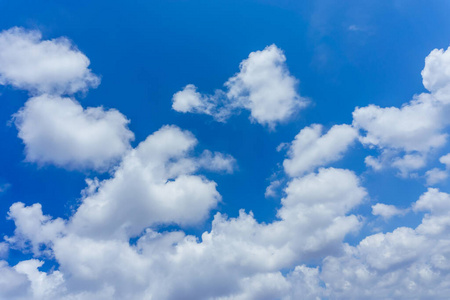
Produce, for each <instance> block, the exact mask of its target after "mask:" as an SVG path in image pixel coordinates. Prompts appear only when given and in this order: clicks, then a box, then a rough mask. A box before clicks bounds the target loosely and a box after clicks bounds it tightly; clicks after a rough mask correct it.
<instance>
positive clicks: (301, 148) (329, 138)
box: [283, 124, 358, 176]
mask: <svg viewBox="0 0 450 300" xmlns="http://www.w3.org/2000/svg"><path fill="white" fill-rule="evenodd" d="M322 130H323V128H322V126H321V125H318V124H314V125H312V126H310V127H305V128H303V129H302V130H301V131H300V133H299V134H297V136H296V137H295V140H294V141H293V142H292V143H291V145H290V148H289V150H288V156H289V158H288V159H286V160H285V161H284V162H283V166H284V170H285V171H286V173H287V174H289V175H290V176H299V175H303V174H305V173H306V172H309V171H312V170H313V169H314V168H316V167H318V166H324V165H326V164H328V163H331V162H334V161H337V160H339V159H341V158H342V155H343V153H344V152H345V151H346V150H347V148H348V147H349V146H350V145H351V144H352V143H353V142H354V140H355V139H356V138H357V136H358V133H357V131H356V130H355V129H354V128H353V127H351V126H349V125H335V126H333V127H332V128H331V129H330V130H329V131H328V132H327V133H326V134H322Z"/></svg>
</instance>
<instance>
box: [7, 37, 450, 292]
mask: <svg viewBox="0 0 450 300" xmlns="http://www.w3.org/2000/svg"><path fill="white" fill-rule="evenodd" d="M2 34H4V35H8V38H10V39H12V40H14V39H13V37H14V35H17V37H16V38H17V39H19V38H23V39H25V40H26V41H28V40H30V39H31V40H32V42H28V44H27V43H25V42H23V43H22V44H24V45H28V46H29V47H32V48H33V47H37V48H36V49H38V50H39V49H41V47H43V46H40V45H41V44H44V45H46V46H45V47H49V49H50V50H48V51H47V50H46V51H44V54H42V55H40V56H39V59H43V62H44V63H43V66H44V69H45V62H47V60H51V59H53V57H54V56H55V55H56V54H55V53H54V52H52V51H53V50H52V49H54V48H53V46H51V47H50V46H48V45H47V44H51V45H54V44H56V45H57V46H58V45H59V46H61V45H60V43H61V42H60V40H52V41H40V36H39V35H37V33H36V32H27V31H25V30H23V29H11V30H9V31H6V33H2ZM28 35H30V36H32V35H37V36H38V38H36V37H35V38H34V39H32V38H31V37H29V38H24V37H23V36H28ZM64 41H66V40H64ZM10 44H11V45H14V43H10ZM22 44H21V45H22ZM36 45H38V46H36ZM3 47H4V48H5V49H6V48H8V45H6V46H5V45H3ZM24 47H25V46H24ZM25 48H26V47H25ZM33 49H34V48H33ZM45 49H47V48H45ZM58 49H59V48H58ZM62 49H63V50H64V51H62V50H61V53H62V54H61V53H60V52H58V53H59V54H61V55H64V53H66V52H67V49H69V50H70V51H72V52H75V53H80V52H78V51H77V50H74V48H73V47H72V46H70V47H69V46H67V47H66V48H64V47H62ZM25 50H26V49H25ZM25 50H23V51H25ZM38 50H30V51H38ZM3 51H6V50H3ZM70 51H69V53H72V52H70ZM6 52H8V51H6ZM448 53H450V52H449V50H447V51H440V50H435V51H433V52H432V53H431V54H430V56H429V57H427V59H426V66H425V69H424V71H423V78H424V85H425V86H426V87H427V88H428V89H429V90H430V93H427V94H421V95H419V96H417V97H416V98H415V99H414V100H413V101H411V102H410V103H407V104H405V105H404V106H403V107H401V108H394V107H392V108H380V107H378V106H374V105H370V106H367V107H364V108H357V109H356V110H355V111H354V113H353V118H354V121H353V124H352V125H345V124H344V125H335V126H333V127H331V128H330V129H329V130H328V131H327V132H326V133H324V132H323V127H322V126H321V125H318V124H313V125H311V126H307V127H305V128H303V129H302V130H301V131H300V132H299V133H298V134H297V136H296V137H295V139H294V140H293V141H292V142H291V143H288V144H286V145H287V147H288V151H287V157H286V158H285V160H284V162H283V167H284V171H285V173H286V178H284V179H283V180H284V181H283V180H279V181H274V183H273V187H275V186H279V187H281V185H282V184H284V182H285V183H286V184H285V185H284V187H283V196H282V197H281V199H280V206H279V208H278V209H277V211H276V216H275V219H274V220H273V221H272V222H268V223H266V222H259V221H258V219H257V218H256V217H255V216H254V214H253V213H252V212H251V211H249V212H246V211H244V210H240V211H239V215H238V216H237V217H228V216H227V215H225V214H222V213H220V212H217V213H215V215H214V217H213V220H212V221H211V224H210V227H208V228H210V229H209V230H207V231H205V232H204V233H203V234H202V235H201V236H200V237H197V236H194V235H189V234H186V232H185V231H186V230H187V229H189V228H192V226H196V225H198V224H201V223H202V222H205V220H207V219H208V217H209V216H210V215H211V212H212V210H213V209H215V208H216V207H217V205H218V203H219V202H220V201H222V197H221V195H220V194H219V192H218V191H217V185H216V183H215V182H214V181H211V180H209V179H207V178H206V177H205V176H204V175H202V174H201V171H202V170H208V171H215V172H224V173H232V172H233V171H234V170H235V168H236V164H237V163H236V161H235V159H234V158H233V157H232V156H230V155H226V154H222V153H220V152H212V151H209V150H204V151H203V152H199V153H200V154H196V152H195V151H194V148H195V147H196V145H197V144H198V141H197V139H196V138H195V137H194V135H193V134H192V133H191V132H189V131H185V130H182V129H180V128H179V127H177V126H173V125H172V126H170V125H166V126H163V127H161V128H160V129H159V130H158V131H156V132H154V133H152V134H151V135H149V136H148V137H147V138H146V139H145V140H144V141H142V142H140V143H139V145H138V146H137V147H135V148H131V146H130V145H129V142H130V141H131V140H132V138H133V134H132V133H131V132H130V131H129V130H128V128H127V124H128V122H129V121H128V120H127V119H126V118H125V117H124V116H123V115H122V114H120V113H119V112H118V111H116V110H113V109H111V110H105V109H103V108H101V107H97V108H86V109H84V108H83V107H82V106H81V105H80V104H79V103H78V102H76V101H75V100H74V99H72V98H67V97H64V96H63V93H71V92H74V91H75V90H77V91H78V90H83V88H80V89H74V88H68V86H71V83H70V80H66V82H65V83H64V84H62V83H61V82H58V83H57V84H56V83H55V82H53V83H51V84H50V85H51V86H53V87H52V88H51V89H50V90H47V89H48V82H51V79H52V76H50V75H48V80H49V81H46V80H45V79H44V78H43V79H41V80H42V82H47V83H46V84H42V86H41V85H39V83H33V84H34V87H32V85H27V86H26V87H24V86H19V84H16V83H13V82H12V81H11V79H9V80H10V82H8V84H13V85H16V86H17V87H19V88H26V89H29V90H30V92H32V93H38V94H39V95H34V96H33V97H32V98H30V99H29V100H28V102H27V103H26V104H25V106H24V107H23V108H22V109H21V110H20V111H19V112H18V113H16V114H15V123H16V126H17V128H18V129H19V137H20V138H21V139H22V140H23V141H24V143H25V147H26V155H27V159H28V160H29V161H33V162H37V163H45V164H55V165H57V166H60V167H64V168H69V169H85V168H90V169H95V170H102V169H108V168H110V166H111V165H113V164H116V167H115V168H114V169H110V173H109V174H110V176H109V177H107V178H104V179H98V178H91V179H87V180H86V182H87V186H86V188H85V189H84V190H83V191H82V192H81V199H80V203H79V205H78V207H76V208H75V209H74V211H73V214H72V215H71V216H70V217H69V218H67V219H62V218H53V217H51V216H48V215H45V214H44V212H43V207H42V205H41V204H39V203H36V204H33V205H30V206H26V205H24V204H23V203H20V202H17V203H14V204H13V205H12V206H11V207H10V209H9V213H8V216H7V217H8V218H9V219H10V220H11V221H12V222H14V224H15V231H14V234H13V235H12V236H9V237H6V238H5V242H3V243H0V255H5V253H6V252H7V251H8V249H7V248H12V249H16V250H20V251H23V252H25V253H31V254H32V255H33V258H32V259H27V260H23V261H20V262H18V263H17V264H15V265H14V266H10V265H9V264H8V263H7V262H6V261H3V260H0V298H1V299H37V300H39V299H46V300H48V299H49V300H52V299H63V300H74V299H80V300H81V299H83V300H89V299H96V300H97V299H161V300H176V299H209V300H227V299H228V300H231V299H233V300H249V299H255V300H256V299H258V300H261V299H267V300H272V299H283V300H294V299H320V298H325V299H380V298H383V299H417V298H420V299H431V298H432V299H446V298H447V297H448V294H449V292H450V285H449V284H448V282H449V280H450V239H449V237H448V233H449V231H450V194H448V193H445V192H441V191H440V190H438V189H436V188H429V189H428V190H427V191H426V192H425V193H423V194H422V195H421V196H420V198H419V199H418V200H417V201H416V202H414V203H413V204H412V205H411V207H410V208H407V209H403V210H402V209H399V208H397V207H395V206H393V205H390V204H382V203H376V204H374V205H373V206H372V213H373V215H375V216H381V217H383V218H384V219H385V220H386V221H387V220H388V219H389V218H391V217H393V216H396V215H402V214H405V213H407V212H409V211H412V212H414V213H417V214H422V215H423V218H422V221H421V223H420V224H419V225H418V226H417V227H415V228H412V227H398V228H396V229H394V230H392V231H391V232H386V233H376V234H371V235H368V236H366V237H364V238H362V240H361V241H360V242H356V243H354V244H353V245H350V244H348V243H346V242H345V241H346V240H345V239H346V237H347V236H348V235H349V234H352V233H357V232H358V230H359V229H360V228H361V227H362V226H364V222H365V219H364V218H363V217H362V216H359V215H358V214H357V213H356V209H357V208H358V207H359V206H360V205H362V204H363V203H364V201H365V200H366V199H367V198H368V196H369V195H368V193H367V191H366V189H365V188H364V187H363V185H362V182H361V180H360V178H359V177H358V176H357V174H355V172H353V171H351V170H347V169H339V168H332V167H329V166H327V165H329V164H331V163H333V162H336V161H338V160H339V159H341V158H342V157H343V155H344V153H345V152H346V151H347V150H348V149H349V147H350V146H351V145H352V144H353V143H354V142H355V141H356V140H357V139H358V137H359V140H360V141H361V142H362V143H363V144H364V145H368V146H369V147H370V146H371V147H375V148H377V149H379V150H380V151H381V153H382V154H381V157H379V158H374V157H371V158H370V157H369V158H366V163H367V164H369V165H372V166H373V167H374V168H383V167H384V165H385V164H387V163H390V164H391V165H392V166H394V167H397V168H398V169H399V170H400V171H401V172H402V173H404V174H407V173H408V172H409V171H410V170H414V169H418V168H421V167H424V166H426V156H427V155H428V154H429V153H430V151H432V150H433V149H435V148H438V147H441V146H442V145H443V144H444V143H445V141H446V134H445V132H444V129H445V126H446V124H447V123H446V122H447V121H446V119H445V118H444V116H445V115H444V112H445V111H446V109H447V103H450V101H449V102H446V99H447V98H446V96H448V95H447V94H446V93H444V91H445V90H446V88H447V86H448V84H447V82H448V81H447V79H449V78H448V77H449V76H450V75H448V72H447V71H446V70H447V68H446V67H447V65H448V63H447V61H450V60H449V59H448V58H447V56H448V55H450V54H448ZM66 54H67V53H66ZM46 55H49V56H50V57H49V58H47V57H46ZM70 55H72V54H70ZM70 55H69V56H68V59H69V60H71V61H72V58H70V57H71V56H70ZM43 57H44V58H43ZM56 57H58V59H60V57H59V56H56ZM73 61H74V62H75V61H76V59H73ZM22 62H23V61H21V63H22ZM33 63H35V61H33ZM443 64H444V65H445V66H442V65H443ZM32 66H33V65H32ZM441 66H442V68H441ZM86 68H87V65H86V66H85V69H86ZM52 72H56V71H54V70H53V71H52ZM0 74H1V76H6V75H8V76H10V77H8V78H12V77H11V75H10V73H8V72H6V71H1V70H0ZM51 74H53V73H51ZM89 74H90V71H89ZM0 78H6V77H0ZM77 78H78V77H77ZM3 80H5V79H3ZM88 82H89V80H87V81H85V83H86V86H87V85H89V84H88ZM27 84H30V82H28V83H27ZM225 85H226V87H227V91H226V92H224V91H217V92H216V94H215V95H214V96H207V95H202V94H200V93H198V92H197V91H196V88H195V87H194V86H187V87H186V88H185V89H184V90H183V91H181V92H179V93H177V94H175V96H174V102H173V106H174V109H176V110H179V111H182V112H197V113H207V114H210V115H213V116H215V117H216V118H218V119H222V118H225V116H227V115H228V114H229V112H230V111H232V110H234V109H236V108H245V109H248V110H250V113H251V117H252V118H253V119H254V120H255V121H257V122H259V123H261V124H265V125H268V126H275V124H277V123H279V122H281V121H283V120H286V119H287V118H289V117H290V116H292V114H293V113H295V111H296V110H297V109H298V108H300V107H301V106H302V105H303V103H304V102H303V101H304V100H303V99H302V98H300V96H299V95H298V94H297V93H296V91H295V85H296V80H295V79H294V78H293V77H292V76H291V75H290V74H289V72H288V71H287V68H286V66H285V58H284V55H283V54H282V52H281V50H279V49H278V48H276V47H275V46H269V47H267V48H266V49H265V50H263V51H258V52H254V53H251V54H250V56H249V58H248V59H246V60H244V61H243V62H242V63H241V67H240V72H239V73H238V74H236V75H235V76H233V77H232V78H230V79H229V80H228V81H227V83H226V84H225ZM56 86H58V88H57V87H56ZM62 86H63V87H64V88H61V87H62ZM71 89H72V90H71ZM361 132H362V134H361ZM440 161H441V162H442V163H443V164H445V165H446V166H448V165H450V159H449V155H445V156H443V157H441V159H440ZM441 171H443V172H444V170H441ZM445 172H447V171H446V170H445ZM405 176H406V175H405ZM428 178H429V180H431V179H430V178H433V177H432V175H429V176H428ZM434 178H435V179H436V178H438V177H436V176H435V177H434ZM435 179H434V180H435ZM266 194H269V195H274V193H273V191H271V189H268V191H267V193H266ZM411 200H415V199H411ZM47 260H52V261H53V262H56V263H57V266H56V267H55V268H50V269H48V268H47V269H46V271H44V270H43V269H42V267H43V265H44V263H45V262H46V261H47ZM374 291H376V293H375V292H374Z"/></svg>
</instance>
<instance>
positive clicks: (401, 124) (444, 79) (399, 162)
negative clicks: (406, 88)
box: [353, 49, 450, 183]
mask: <svg viewBox="0 0 450 300" xmlns="http://www.w3.org/2000/svg"><path fill="white" fill-rule="evenodd" d="M449 53H450V50H447V51H444V50H442V49H441V50H437V49H435V50H433V51H432V52H431V53H430V54H429V55H428V56H427V58H426V59H425V67H424V69H423V71H422V77H423V84H424V86H425V88H427V89H428V90H429V91H430V93H422V94H419V95H416V96H415V97H414V99H413V100H411V101H410V102H409V103H405V104H404V105H402V106H401V107H400V108H397V107H385V108H382V107H379V106H376V105H369V106H366V107H362V108H356V109H355V111H354V112H353V125H354V126H355V127H356V128H359V129H360V130H362V132H363V134H362V135H361V137H360V141H361V142H362V143H363V144H365V145H367V146H369V147H376V148H378V149H380V150H381V151H382V153H383V154H382V156H384V157H381V158H380V159H378V160H377V159H375V158H373V157H371V158H368V159H367V160H366V164H368V165H370V166H373V167H375V168H374V169H378V170H379V169H381V168H383V167H384V166H385V165H389V166H393V167H396V168H398V169H399V170H400V174H401V176H404V177H406V176H407V175H408V174H409V172H410V171H413V170H417V169H419V168H422V167H423V166H424V165H425V164H426V159H427V155H428V153H430V151H432V150H433V149H437V148H440V147H442V146H443V145H445V144H446V142H447V137H448V134H447V133H446V131H445V129H446V128H447V127H448V125H449V119H448V117H447V115H448V114H449V113H450V75H449V74H450V72H449V70H450V59H449V57H450V54H449ZM386 153H389V155H387V156H386ZM394 154H395V155H394ZM388 156H390V157H388ZM401 157H403V158H401ZM429 176H432V177H433V178H434V179H437V177H441V178H442V173H441V174H438V172H437V171H432V172H430V173H429ZM436 176H437V177H436ZM430 178H431V177H430ZM434 179H430V183H431V182H434V181H435V180H434Z"/></svg>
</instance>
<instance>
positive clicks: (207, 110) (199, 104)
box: [172, 45, 307, 128]
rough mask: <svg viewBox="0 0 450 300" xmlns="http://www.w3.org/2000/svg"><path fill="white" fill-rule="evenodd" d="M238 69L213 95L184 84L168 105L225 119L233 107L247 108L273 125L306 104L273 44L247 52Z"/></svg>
mask: <svg viewBox="0 0 450 300" xmlns="http://www.w3.org/2000/svg"><path fill="white" fill-rule="evenodd" d="M239 69H240V71H239V72H238V73H236V74H235V75H234V76H233V77H231V78H229V79H228V81H227V82H226V83H225V87H226V88H227V89H226V90H225V91H222V90H217V91H216V92H215V94H213V95H206V94H201V93H199V92H197V87H196V86H194V85H192V84H188V85H187V86H186V87H184V89H183V90H181V91H179V92H177V93H175V94H174V96H173V104H172V108H173V109H174V110H176V111H178V112H182V113H188V112H189V113H200V114H207V115H211V116H213V117H214V118H215V119H216V120H218V121H222V122H223V121H225V120H226V119H227V118H228V117H229V116H230V115H231V114H232V113H233V112H234V111H237V110H240V109H247V110H249V111H250V119H251V120H252V121H255V122H257V123H260V124H262V125H267V126H269V127H271V128H274V127H275V125H276V124H278V123H282V122H286V121H287V120H289V119H290V118H292V116H293V115H294V114H295V113H297V112H298V111H299V110H300V109H301V108H303V107H304V106H306V104H307V101H306V99H304V98H302V97H301V96H300V95H299V94H298V92H297V85H298V80H297V79H296V78H295V77H293V76H292V75H291V74H290V73H289V70H288V69H287V66H286V57H285V55H284V54H283V52H282V51H281V50H280V49H279V48H278V47H277V46H275V45H271V46H268V47H266V48H265V49H264V50H262V51H255V52H252V53H250V55H249V56H248V58H247V59H245V60H243V61H242V62H241V64H240V66H239Z"/></svg>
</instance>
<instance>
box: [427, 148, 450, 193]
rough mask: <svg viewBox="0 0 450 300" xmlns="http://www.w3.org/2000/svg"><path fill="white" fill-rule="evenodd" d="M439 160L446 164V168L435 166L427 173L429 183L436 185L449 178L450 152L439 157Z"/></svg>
mask: <svg viewBox="0 0 450 300" xmlns="http://www.w3.org/2000/svg"><path fill="white" fill-rule="evenodd" d="M439 162H440V163H442V164H444V165H445V169H444V170H442V169H439V168H433V169H431V170H428V171H427V172H426V173H425V177H426V180H427V185H435V184H437V183H440V182H443V181H445V180H446V179H447V178H448V173H449V172H450V153H449V154H446V155H444V156H442V157H441V158H439Z"/></svg>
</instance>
